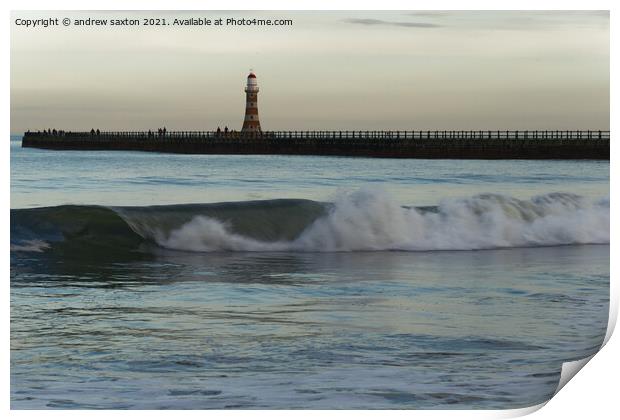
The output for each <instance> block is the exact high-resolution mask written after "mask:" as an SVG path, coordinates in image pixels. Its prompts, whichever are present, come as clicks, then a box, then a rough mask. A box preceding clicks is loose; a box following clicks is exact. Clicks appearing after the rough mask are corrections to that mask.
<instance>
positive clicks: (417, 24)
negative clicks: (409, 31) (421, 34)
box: [344, 18, 441, 28]
mask: <svg viewBox="0 0 620 420" xmlns="http://www.w3.org/2000/svg"><path fill="white" fill-rule="evenodd" d="M344 21H345V22H347V23H355V24H358V25H368V26H371V25H389V26H403V27H405V28H438V27H440V26H441V25H437V24H435V23H425V22H390V21H387V20H380V19H355V18H351V19H345V20H344Z"/></svg>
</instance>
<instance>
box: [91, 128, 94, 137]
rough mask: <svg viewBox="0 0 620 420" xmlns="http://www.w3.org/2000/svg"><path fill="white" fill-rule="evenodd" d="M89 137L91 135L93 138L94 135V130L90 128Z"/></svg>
mask: <svg viewBox="0 0 620 420" xmlns="http://www.w3.org/2000/svg"><path fill="white" fill-rule="evenodd" d="M90 135H91V136H94V135H95V129H94V128H91V129H90Z"/></svg>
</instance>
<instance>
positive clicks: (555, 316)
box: [11, 141, 609, 409]
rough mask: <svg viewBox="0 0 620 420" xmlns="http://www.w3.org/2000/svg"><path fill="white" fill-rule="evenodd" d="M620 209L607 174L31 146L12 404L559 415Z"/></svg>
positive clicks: (15, 192)
mask: <svg viewBox="0 0 620 420" xmlns="http://www.w3.org/2000/svg"><path fill="white" fill-rule="evenodd" d="M608 195H609V162H598V161H583V162H568V161H557V162H555V161H554V162H550V161H533V162H528V161H488V162H487V161H448V160H437V161H426V160H383V159H360V158H330V157H294V156H291V157H286V156H237V157H235V156H182V155H164V154H148V153H129V152H128V153H125V152H53V151H41V150H33V149H21V148H20V147H19V142H16V141H12V142H11V208H12V211H11V249H12V251H11V399H12V403H11V405H12V408H14V409H22V408H140V409H142V408H188V409H198V408H372V409H374V408H377V409H378V408H399V409H402V408H405V409H407V408H433V409H443V408H450V409H452V408H461V409H464V408H518V407H524V406H529V405H533V404H537V403H540V402H543V401H545V400H547V399H548V398H549V397H550V396H551V395H552V394H553V392H554V390H555V388H556V386H557V382H558V379H559V373H560V369H561V364H562V362H564V361H568V360H574V359H579V358H582V357H585V356H588V355H591V354H593V353H594V352H595V351H596V350H597V348H598V346H600V344H601V342H602V340H603V337H604V334H605V330H606V325H607V314H608V298H609V245H608V244H609V199H608ZM66 204H72V205H66Z"/></svg>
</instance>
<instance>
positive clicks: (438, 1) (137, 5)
mask: <svg viewBox="0 0 620 420" xmlns="http://www.w3.org/2000/svg"><path fill="white" fill-rule="evenodd" d="M616 3H617V2H616ZM3 5H6V6H5V8H3V10H2V11H3V16H2V17H3V19H2V20H1V22H2V23H1V25H2V34H3V35H4V36H3V37H2V39H3V40H4V42H3V43H2V46H3V50H4V51H3V56H4V57H5V60H3V62H4V63H5V64H4V65H3V66H2V81H3V84H2V86H3V92H4V94H3V96H2V111H3V112H2V116H3V117H2V118H1V121H2V128H3V130H4V133H7V134H8V133H10V118H9V112H10V94H9V92H10V66H9V63H10V27H11V26H10V24H11V21H10V11H11V10H377V9H382V10H442V9H445V10H464V9H471V10H611V30H610V32H611V34H610V36H611V44H610V45H612V53H611V68H612V69H617V68H618V66H617V65H616V54H615V50H614V48H613V46H616V45H618V42H617V30H615V27H614V23H615V20H616V19H615V18H614V17H615V12H616V11H617V9H618V7H617V6H615V3H614V2H611V1H602V0H601V1H596V0H594V1H574V0H573V1H571V0H564V1H558V0H555V1H552V0H539V1H535V0H521V1H507V0H506V1H502V2H501V3H500V2H497V1H490V0H476V1H469V2H464V1H458V0H435V1H428V0H427V1H405V0H382V1H375V2H371V1H363V0H361V1H351V0H332V1H321V0H313V1H311V0H297V1H291V0H289V1H285V0H262V1H251V0H229V1H223V0H213V1H192V0H179V1H174V2H173V1H165V0H150V1H149V2H148V3H146V2H144V1H139V0H128V1H121V0H107V1H101V0H93V1H89V2H88V3H85V2H79V1H76V0H70V1H68V0H60V1H55V2H54V3H53V4H51V3H50V2H48V1H42V0H37V1H27V0H26V1H21V2H20V1H13V0H9V1H5V2H3ZM616 72H617V70H616ZM610 74H614V71H612V72H611V73H610ZM611 88H612V89H611V110H612V113H611V115H612V118H611V121H610V123H611V127H610V128H611V131H612V132H614V133H615V129H616V127H617V124H616V122H617V113H614V110H615V107H614V104H615V98H617V86H616V84H614V83H613V80H612V84H611ZM611 144H612V157H613V156H614V155H615V154H617V153H618V152H617V149H618V147H616V146H615V145H614V141H613V140H612V142H611ZM4 147H5V149H4V150H5V151H6V152H5V153H3V154H2V156H1V159H2V160H1V162H2V173H3V175H4V182H3V183H2V192H1V194H2V197H3V198H4V202H5V203H9V200H10V181H9V179H10V171H9V163H10V161H9V142H8V139H7V138H5V146H4ZM616 178H617V170H616V168H615V165H613V164H612V165H611V189H612V191H611V193H612V200H611V206H612V207H611V212H612V214H616V213H615V212H614V203H615V201H614V199H613V198H614V197H613V196H615V194H614V192H615V191H616V188H615V182H614V180H615V179H616ZM8 207H9V206H7V205H5V207H4V212H5V213H4V214H5V222H4V223H2V224H0V229H2V234H3V238H4V241H3V243H2V251H0V252H2V254H1V255H2V259H1V261H2V268H3V271H4V273H7V274H8V271H9V249H8V248H9V246H8V243H9V240H8V239H9V220H8V218H9V211H8V210H9V209H8ZM615 220H616V219H615V218H612V221H611V234H612V238H613V237H615V236H616V235H615V232H617V223H615ZM616 251H617V247H616V246H615V241H614V240H612V245H611V253H612V255H619V254H618V252H616ZM616 271H617V263H616V262H615V260H614V259H613V258H612V263H611V279H612V280H611V297H612V299H611V305H610V306H611V307H610V315H611V321H610V328H609V330H608V334H607V337H606V340H609V342H608V343H607V345H606V346H605V348H604V349H603V351H601V352H600V354H597V355H596V356H595V357H594V358H593V359H592V361H591V362H590V363H589V364H588V366H587V367H586V368H585V369H584V370H583V371H582V372H581V373H580V374H579V375H578V378H577V379H576V380H573V381H571V382H570V383H568V385H566V387H565V388H564V389H563V390H562V391H561V392H560V393H559V394H558V395H557V396H556V397H554V398H553V399H552V400H551V401H550V402H549V403H548V404H547V407H545V408H544V409H543V410H540V411H537V412H536V413H535V414H534V415H533V418H541V419H548V418H566V419H582V418H584V417H586V416H587V417H594V418H614V417H615V415H617V413H618V410H617V407H618V403H617V402H616V400H617V395H616V391H615V386H614V385H615V384H617V383H618V378H617V374H618V366H619V362H618V358H617V357H616V356H615V355H616V354H620V351H618V350H619V349H620V344H619V343H618V339H617V337H611V339H609V338H610V336H611V331H612V328H613V326H614V325H615V321H616V318H617V313H618V287H617V284H616V283H617V282H616V281H615V273H616ZM3 286H4V287H3V288H2V294H3V297H4V299H3V305H2V306H1V310H2V315H3V321H4V324H3V325H4V328H3V329H2V338H3V340H2V342H3V343H4V345H5V351H3V352H2V374H3V375H2V379H3V380H2V382H1V384H2V385H1V392H2V393H1V396H2V411H1V412H4V413H9V360H10V359H9V351H10V347H9V343H10V336H9V320H10V318H9V317H10V313H9V308H10V304H9V279H8V275H7V276H6V277H5V278H4V284H3ZM543 405H544V404H541V405H540V406H537V407H532V408H529V409H523V410H506V411H415V412H413V413H412V412H409V411H388V412H385V411H355V412H350V411H321V412H314V411H294V412H289V411H211V412H208V413H205V412H202V411H181V412H167V411H163V412H157V411H114V412H110V411H89V412H84V411H45V412H41V411H13V412H10V413H9V414H10V415H11V416H13V417H17V418H26V419H29V418H40V417H48V418H59V419H60V418H62V419H65V418H69V419H70V418H76V419H77V418H80V419H81V418H83V417H91V418H102V419H103V418H105V419H107V418H109V417H110V416H112V415H113V416H115V417H117V416H118V417H123V418H128V417H134V416H142V415H144V416H148V417H149V418H153V419H158V418H168V417H170V416H178V415H182V416H186V417H189V418H204V416H205V415H208V416H210V417H212V416H215V417H220V416H221V417H224V416H225V417H227V418H233V419H234V418H242V417H243V418H249V417H252V418H256V417H258V418H269V419H285V418H286V419H287V420H288V419H289V418H290V417H291V416H294V417H295V418H301V419H304V418H308V419H309V418H313V417H314V416H316V415H320V416H321V417H323V416H327V417H338V418H342V417H344V418H348V417H355V418H356V419H364V418H370V417H372V418H375V417H379V416H380V417H382V418H384V417H387V418H397V417H401V418H405V417H407V418H409V417H410V416H411V415H412V414H413V415H415V416H416V417H419V418H433V419H443V418H472V419H481V418H506V417H513V416H519V415H524V414H528V413H529V412H532V411H536V410H537V409H538V408H540V407H541V406H543Z"/></svg>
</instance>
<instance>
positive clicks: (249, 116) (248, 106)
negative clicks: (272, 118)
mask: <svg viewBox="0 0 620 420" xmlns="http://www.w3.org/2000/svg"><path fill="white" fill-rule="evenodd" d="M241 131H242V132H244V133H257V132H260V131H261V130H260V122H259V120H258V84H257V83H256V75H255V74H254V72H252V71H250V74H248V84H247V85H246V87H245V118H244V119H243V128H242V129H241Z"/></svg>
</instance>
